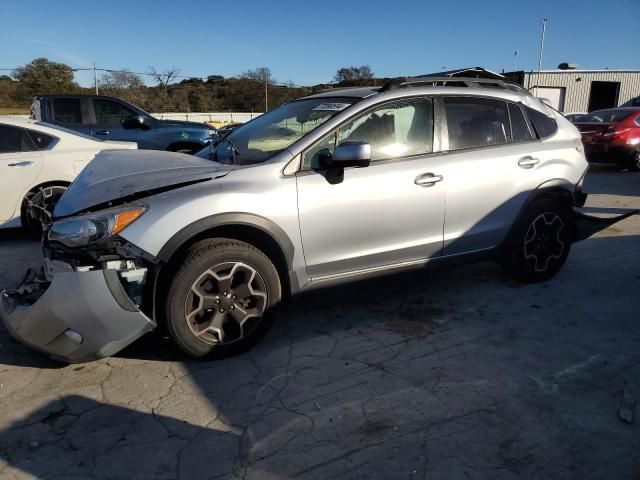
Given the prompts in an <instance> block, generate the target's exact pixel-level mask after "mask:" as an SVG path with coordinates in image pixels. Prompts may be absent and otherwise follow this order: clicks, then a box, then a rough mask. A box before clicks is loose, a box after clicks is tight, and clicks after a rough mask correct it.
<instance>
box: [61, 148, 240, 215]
mask: <svg viewBox="0 0 640 480" xmlns="http://www.w3.org/2000/svg"><path fill="white" fill-rule="evenodd" d="M232 168H233V167H232V166H230V165H221V164H219V163H214V162H212V161H210V160H205V159H202V158H199V157H195V156H192V155H185V154H182V153H173V152H162V151H156V150H135V151H131V150H129V151H127V150H107V151H103V152H101V153H99V154H98V155H96V157H95V158H94V159H93V160H92V161H91V162H90V163H89V165H87V166H86V167H85V168H84V169H83V170H82V172H81V173H80V175H78V177H77V178H76V179H75V181H74V182H73V183H72V184H71V186H70V187H69V188H68V190H67V191H66V192H65V193H64V195H63V196H62V198H60V200H59V201H58V203H57V205H56V207H55V208H54V211H53V217H54V218H57V217H66V216H68V215H73V214H75V213H79V212H82V211H84V210H88V209H90V208H92V207H95V206H102V205H105V204H107V203H110V202H113V203H116V201H117V200H122V199H125V200H126V199H129V198H130V199H134V198H141V197H144V196H148V195H153V194H155V193H159V192H160V191H167V190H170V189H172V188H180V187H181V186H185V185H191V184H193V183H196V182H199V181H206V180H210V179H213V178H219V177H223V176H224V175H226V174H227V173H229V171H230V170H231V169H232Z"/></svg>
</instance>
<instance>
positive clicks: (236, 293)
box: [166, 239, 281, 357]
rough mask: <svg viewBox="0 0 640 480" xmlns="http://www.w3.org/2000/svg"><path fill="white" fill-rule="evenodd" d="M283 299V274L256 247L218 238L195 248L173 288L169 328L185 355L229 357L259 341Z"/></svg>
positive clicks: (168, 318)
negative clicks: (281, 279)
mask: <svg viewBox="0 0 640 480" xmlns="http://www.w3.org/2000/svg"><path fill="white" fill-rule="evenodd" d="M280 297H281V291H280V281H279V278H278V273H277V271H276V269H275V267H274V266H273V264H272V263H271V261H270V260H269V259H268V258H267V257H266V256H265V255H264V254H263V253H262V252H261V251H259V250H257V249H256V248H254V247H253V246H251V245H249V244H247V243H244V242H239V241H236V240H226V239H214V240H205V241H203V242H199V243H197V244H195V245H194V246H193V247H191V249H190V250H189V253H188V255H187V258H186V259H185V261H184V263H183V264H182V267H181V268H180V270H179V271H178V273H177V274H176V276H175V277H174V280H173V282H172V283H171V286H170V288H169V296H168V301H167V312H166V313H167V329H168V331H169V333H170V335H171V337H172V338H173V339H174V341H175V342H176V343H177V344H178V346H179V347H180V348H182V349H183V350H184V351H185V352H186V353H188V354H189V355H192V356H196V357H200V356H203V355H206V354H208V353H210V352H216V353H217V354H222V355H225V354H229V353H233V352H235V351H238V350H242V349H244V348H246V347H248V346H250V345H251V344H253V343H254V342H255V340H257V339H258V338H259V337H260V336H261V334H262V333H264V332H265V331H266V328H267V326H268V323H269V322H268V318H267V317H268V313H269V309H270V308H272V307H274V306H275V305H276V304H277V303H279V301H280Z"/></svg>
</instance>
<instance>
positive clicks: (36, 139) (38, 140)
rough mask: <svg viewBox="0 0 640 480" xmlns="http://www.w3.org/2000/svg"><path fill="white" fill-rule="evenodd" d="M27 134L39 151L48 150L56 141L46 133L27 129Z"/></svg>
mask: <svg viewBox="0 0 640 480" xmlns="http://www.w3.org/2000/svg"><path fill="white" fill-rule="evenodd" d="M26 132H27V135H29V138H31V141H32V142H33V143H34V145H35V146H36V148H37V149H38V150H46V149H47V148H48V147H49V146H51V144H53V141H54V140H55V139H56V138H55V137H52V136H51V135H47V134H46V133H42V132H38V131H36V130H29V129H27V130H26Z"/></svg>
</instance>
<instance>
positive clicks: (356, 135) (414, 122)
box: [303, 98, 433, 169]
mask: <svg viewBox="0 0 640 480" xmlns="http://www.w3.org/2000/svg"><path fill="white" fill-rule="evenodd" d="M346 141H360V142H367V143H369V144H370V145H371V161H372V162H375V161H381V160H390V159H394V158H403V157H410V156H414V155H422V154H426V153H431V152H432V151H433V102H432V100H431V99H430V98H418V99H408V100H399V101H395V102H392V103H387V104H384V105H381V106H378V107H376V108H374V109H373V110H369V111H368V112H366V113H364V114H362V115H360V116H359V117H357V118H355V119H354V120H351V121H350V122H348V123H346V124H345V125H343V126H341V127H340V128H339V129H338V131H337V132H333V133H331V134H330V135H328V136H327V137H325V138H324V139H322V140H321V141H320V142H319V143H317V144H316V145H314V146H313V147H311V148H310V149H309V150H307V151H306V152H305V153H304V157H303V167H304V168H305V169H309V168H311V169H318V168H321V167H322V165H321V162H320V156H321V154H322V153H323V152H324V153H333V150H334V148H335V146H336V142H337V144H338V145H339V144H340V143H342V142H346Z"/></svg>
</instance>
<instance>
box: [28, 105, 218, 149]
mask: <svg viewBox="0 0 640 480" xmlns="http://www.w3.org/2000/svg"><path fill="white" fill-rule="evenodd" d="M31 118H32V119H34V120H41V121H43V122H47V123H53V124H55V125H60V126H63V127H66V128H70V129H72V130H76V131H78V132H82V133H85V134H87V135H91V136H93V137H96V138H102V139H105V140H107V139H108V140H126V141H130V142H136V143H137V144H138V148H141V149H150V150H169V151H172V152H184V153H195V152H197V151H198V150H200V149H202V148H203V147H204V146H206V145H208V144H209V143H210V142H211V141H212V140H213V139H215V138H217V137H216V130H215V129H214V128H213V127H210V126H208V125H206V124H204V123H196V122H182V121H177V120H159V119H157V118H154V117H152V116H151V115H150V114H149V113H147V112H145V111H144V110H142V109H141V108H139V107H136V106H135V105H132V104H131V103H128V102H125V101H124V100H122V99H120V98H116V97H107V96H101V95H74V94H64V95H39V96H37V97H35V98H34V100H33V103H32V105H31Z"/></svg>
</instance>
